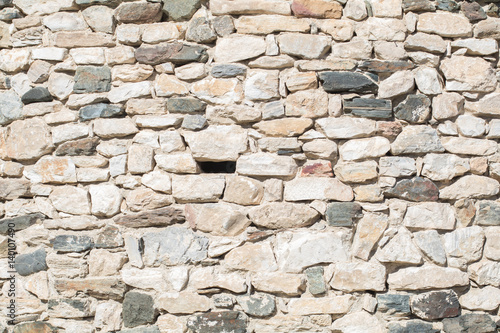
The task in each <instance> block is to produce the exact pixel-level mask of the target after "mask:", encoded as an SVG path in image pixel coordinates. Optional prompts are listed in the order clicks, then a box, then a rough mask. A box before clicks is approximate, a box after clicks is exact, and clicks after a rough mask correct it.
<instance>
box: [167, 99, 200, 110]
mask: <svg viewBox="0 0 500 333" xmlns="http://www.w3.org/2000/svg"><path fill="white" fill-rule="evenodd" d="M205 108H206V104H205V103H203V102H202V101H200V100H198V99H196V98H192V97H173V98H169V99H168V100H167V110H168V112H170V113H172V112H174V113H175V112H181V113H191V112H203V111H205Z"/></svg>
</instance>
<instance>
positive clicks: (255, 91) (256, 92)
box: [244, 69, 279, 101]
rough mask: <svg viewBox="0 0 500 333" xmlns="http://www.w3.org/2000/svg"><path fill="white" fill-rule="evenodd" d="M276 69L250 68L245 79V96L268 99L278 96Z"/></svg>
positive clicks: (277, 74) (250, 98) (254, 98)
mask: <svg viewBox="0 0 500 333" xmlns="http://www.w3.org/2000/svg"><path fill="white" fill-rule="evenodd" d="M278 76H279V72H278V71H266V70H258V69H252V70H250V71H248V73H247V80H246V81H245V86H244V89H245V97H246V98H248V99H249V100H255V101H258V100H269V99H272V98H274V97H278V84H279V82H278V81H279V80H278V79H279V77H278Z"/></svg>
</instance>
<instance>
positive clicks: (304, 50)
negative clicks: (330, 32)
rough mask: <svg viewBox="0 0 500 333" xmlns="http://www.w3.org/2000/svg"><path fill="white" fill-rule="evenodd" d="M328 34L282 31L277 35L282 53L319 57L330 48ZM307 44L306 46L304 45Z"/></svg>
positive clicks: (309, 57)
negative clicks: (282, 32) (317, 34)
mask: <svg viewBox="0 0 500 333" xmlns="http://www.w3.org/2000/svg"><path fill="white" fill-rule="evenodd" d="M330 42H331V38H330V37H329V36H328V37H327V36H315V35H303V34H294V33H284V34H282V35H280V36H279V37H278V44H279V47H280V50H281V52H282V53H284V54H288V55H291V56H296V57H299V58H305V59H315V58H320V57H321V56H323V55H325V54H326V52H328V51H329V50H330ZM305 45H307V47H304V46H305Z"/></svg>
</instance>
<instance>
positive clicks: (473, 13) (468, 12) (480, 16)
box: [460, 2, 487, 22]
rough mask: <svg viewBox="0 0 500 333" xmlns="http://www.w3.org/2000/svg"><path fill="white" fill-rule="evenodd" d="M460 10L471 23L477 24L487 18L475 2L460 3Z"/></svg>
mask: <svg viewBox="0 0 500 333" xmlns="http://www.w3.org/2000/svg"><path fill="white" fill-rule="evenodd" d="M460 8H461V9H462V13H463V14H464V15H465V17H467V18H468V19H469V21H471V22H477V21H481V20H485V19H486V18H487V16H486V13H485V11H484V10H483V8H481V5H480V4H478V3H477V2H471V3H462V4H461V5H460Z"/></svg>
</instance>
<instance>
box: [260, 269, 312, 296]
mask: <svg viewBox="0 0 500 333" xmlns="http://www.w3.org/2000/svg"><path fill="white" fill-rule="evenodd" d="M252 285H253V287H254V288H255V289H256V290H259V291H263V292H267V293H272V294H278V295H287V296H298V295H300V294H302V292H303V291H304V290H305V280H304V279H303V278H302V276H301V275H298V274H287V273H282V272H276V273H258V274H256V275H254V276H252Z"/></svg>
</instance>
